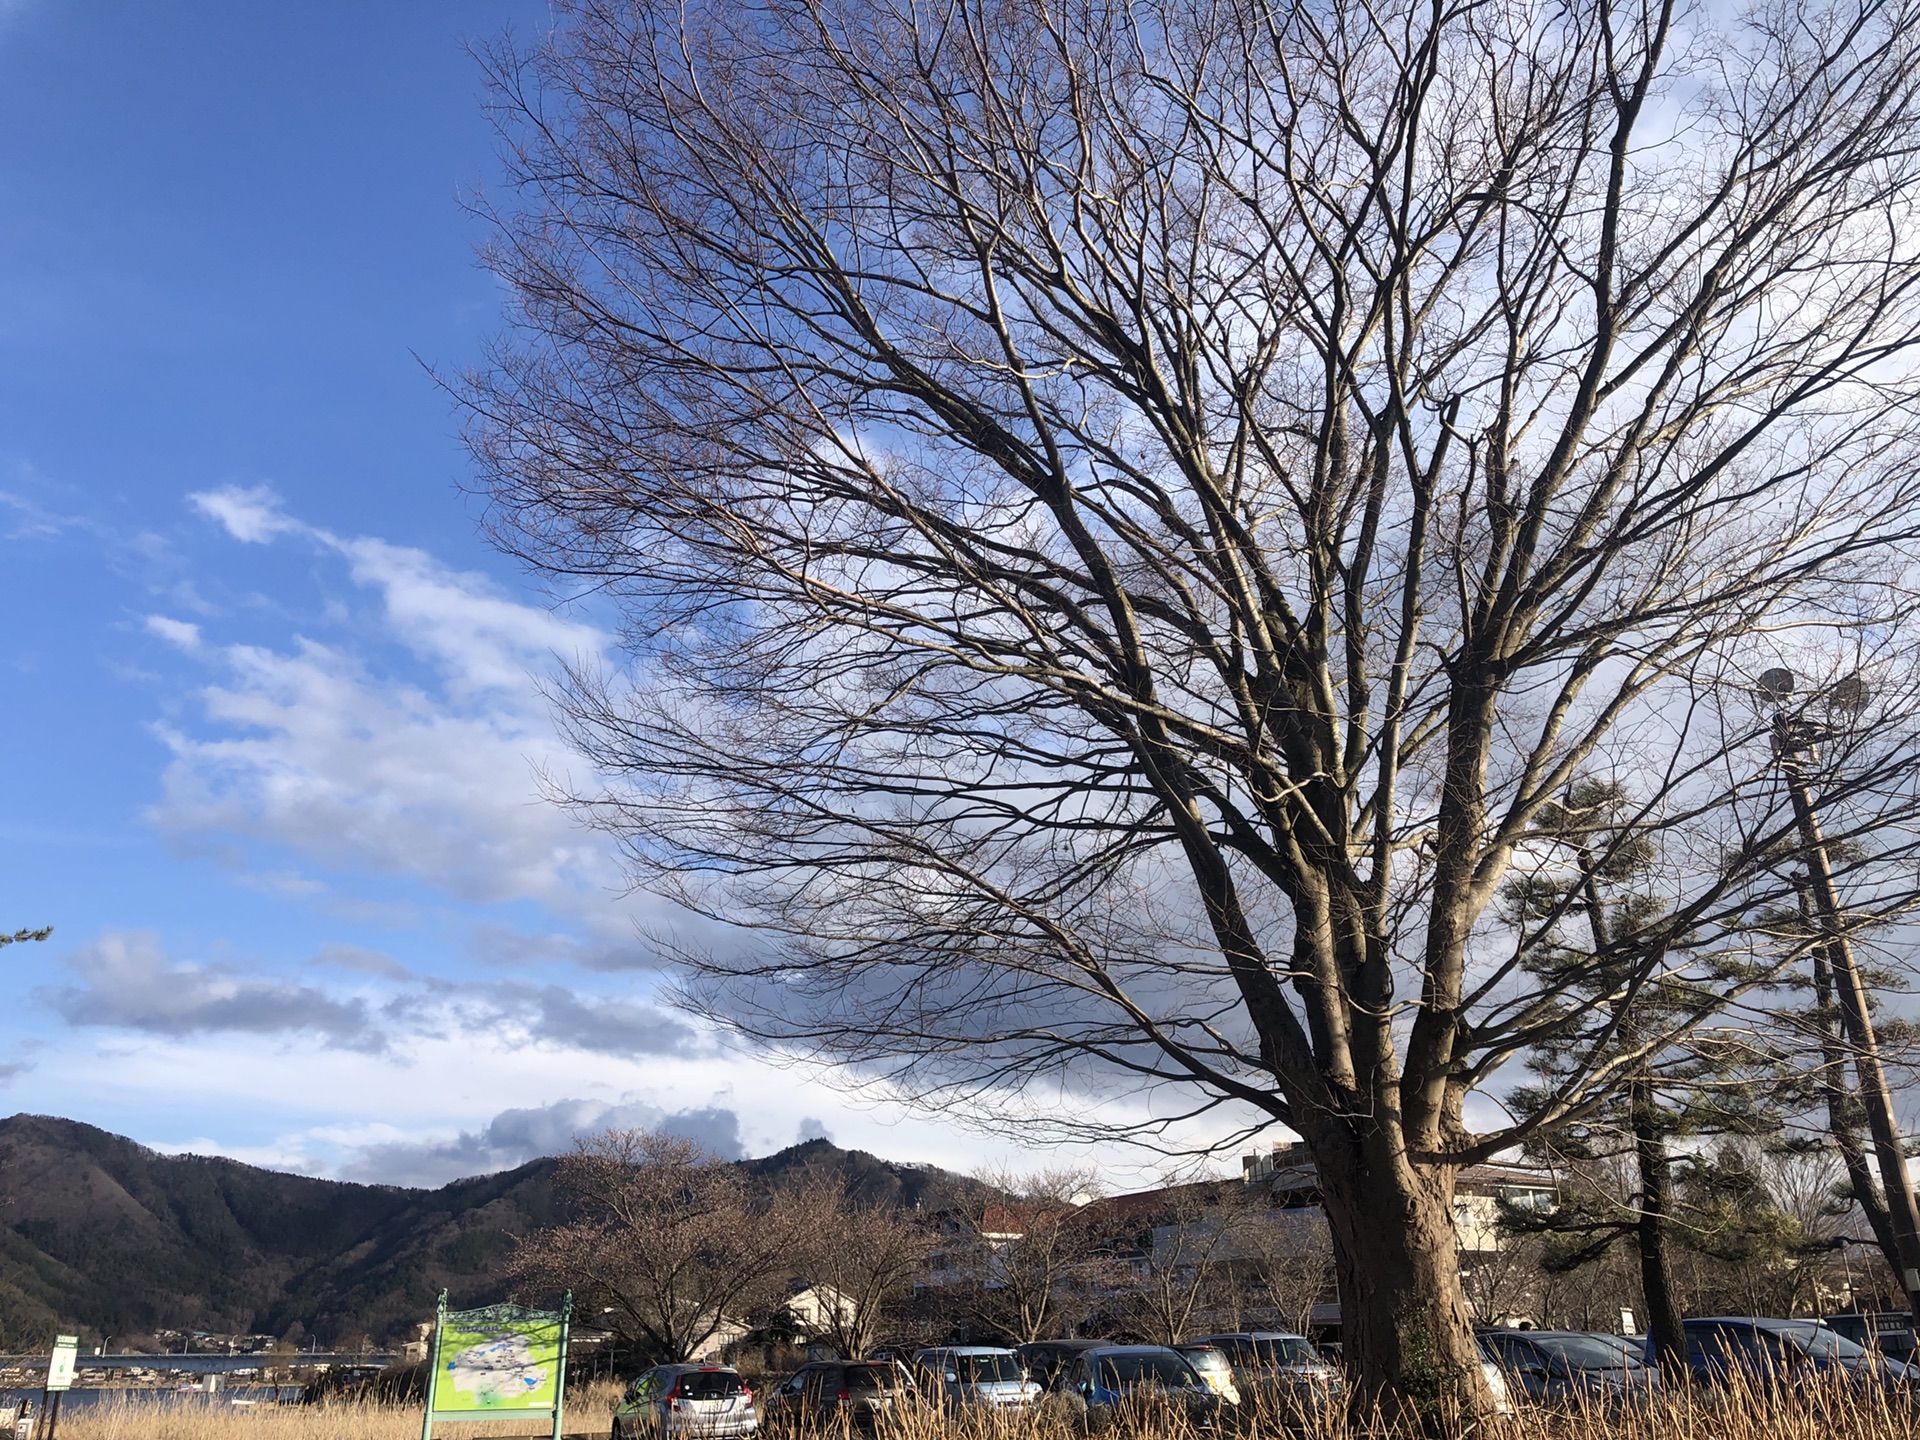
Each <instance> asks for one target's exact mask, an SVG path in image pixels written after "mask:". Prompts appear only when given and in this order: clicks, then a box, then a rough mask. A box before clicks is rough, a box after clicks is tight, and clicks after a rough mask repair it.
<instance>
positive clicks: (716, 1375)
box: [674, 1370, 746, 1400]
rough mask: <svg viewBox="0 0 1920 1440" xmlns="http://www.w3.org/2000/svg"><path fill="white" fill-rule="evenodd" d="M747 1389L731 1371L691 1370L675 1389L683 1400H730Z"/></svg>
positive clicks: (684, 1375)
mask: <svg viewBox="0 0 1920 1440" xmlns="http://www.w3.org/2000/svg"><path fill="white" fill-rule="evenodd" d="M745 1388H746V1387H745V1386H744V1385H742V1384H741V1383H740V1377H739V1376H738V1375H736V1374H734V1373H733V1371H731V1370H689V1371H687V1372H686V1373H685V1374H683V1375H682V1376H681V1377H680V1383H679V1384H678V1385H676V1386H675V1387H674V1389H675V1390H676V1391H677V1392H678V1393H679V1395H680V1398H681V1399H683V1400H729V1399H731V1398H733V1397H734V1396H735V1395H738V1394H739V1393H740V1392H741V1391H742V1390H744V1389H745Z"/></svg>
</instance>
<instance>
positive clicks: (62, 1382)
mask: <svg viewBox="0 0 1920 1440" xmlns="http://www.w3.org/2000/svg"><path fill="white" fill-rule="evenodd" d="M79 1353H80V1337H79V1336H77V1335H56V1336H54V1337H53V1355H52V1357H51V1358H50V1359H49V1360H48V1361H47V1389H49V1390H71V1389H72V1388H73V1365H74V1357H75V1356H76V1355H78V1354H79Z"/></svg>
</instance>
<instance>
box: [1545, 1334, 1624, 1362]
mask: <svg viewBox="0 0 1920 1440" xmlns="http://www.w3.org/2000/svg"><path fill="white" fill-rule="evenodd" d="M1527 1339H1528V1340H1530V1341H1532V1342H1533V1343H1534V1344H1535V1345H1537V1346H1539V1347H1540V1348H1541V1349H1542V1350H1544V1351H1546V1352H1547V1353H1548V1354H1549V1355H1551V1356H1553V1357H1554V1358H1555V1359H1558V1360H1562V1361H1565V1362H1566V1364H1567V1366H1568V1368H1569V1369H1573V1370H1640V1369H1643V1368H1645V1366H1646V1361H1645V1360H1644V1359H1643V1358H1642V1357H1641V1355H1640V1352H1639V1349H1638V1347H1637V1346H1635V1345H1634V1344H1633V1342H1632V1341H1630V1340H1624V1339H1622V1338H1621V1337H1620V1336H1618V1335H1529V1336H1528V1337H1527Z"/></svg>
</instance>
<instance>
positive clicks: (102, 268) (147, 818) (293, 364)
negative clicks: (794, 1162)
mask: <svg viewBox="0 0 1920 1440" xmlns="http://www.w3.org/2000/svg"><path fill="white" fill-rule="evenodd" d="M545 23H546V16H545V7H544V6H543V5H540V4H534V3H526V4H518V3H509V0H462V3H457V4H456V3H451V0H439V3H434V0H407V3H404V4H393V3H352V0H329V3H318V0H274V3H270V4H263V3H259V0H250V3H229V4H215V3H205V0H191V3H189V0H181V3H170V4H152V3H137V0H0V617H3V618H0V673H3V674H4V676H5V682H4V696H5V703H4V705H0V765H4V789H0V924H3V925H4V926H5V927H6V928H8V929H11V928H13V927H14V926H20V925H40V924H53V925H54V926H56V927H57V930H56V934H55V937H54V939H53V940H52V941H51V942H49V943H48V944H45V945H35V946H25V945H22V946H12V947H8V948H7V949H5V950H4V951H0V962H4V964H5V965H6V966H7V974H8V979H9V981H10V989H9V991H8V992H7V993H9V994H10V995H11V996H12V997H13V1003H12V1004H11V1005H10V1006H8V1007H7V1008H6V1011H5V1014H4V1017H0V1075H4V1076H5V1082H4V1090H0V1111H6V1110H31V1111H40V1112H47V1113H54V1114H61V1115H69V1116H73V1117H75V1118H79V1119H83V1120H87V1121H89V1122H92V1123H94V1124H98V1125H101V1126H104V1127H106V1128H108V1129H111V1130H115V1131H118V1132H120V1133H124V1134H129V1135H132V1136H134V1137H135V1138H137V1139H140V1140H142V1141H144V1142H147V1143H149V1144H153V1145H156V1146H159V1147H162V1148H189V1147H190V1148H193V1149H196V1150H200V1151H219V1152H223V1153H228V1154H233V1155H237V1156H239V1157H241V1158H245V1159H251V1160H256V1161H260V1162H262V1163H270V1164H275V1165H282V1166H293V1167H299V1168H306V1169H313V1170H320V1171H324V1172H327V1173H334V1174H344V1175H351V1176H356V1177H361V1178H376V1179H388V1180H397V1181H406V1182H414V1183H427V1182H432V1181H438V1180H442V1179H445V1178H449V1177H451V1176H452V1175H455V1174H460V1173H471V1172H473V1171H477V1170H483V1169H489V1168H497V1167H498V1166H501V1165H506V1164H513V1163H517V1162H518V1161H520V1160H522V1159H524V1158H527V1157H528V1156H530V1155H532V1154H535V1153H539V1152H541V1151H543V1150H548V1149H551V1148H553V1147H554V1146H556V1145H559V1144H561V1143H564V1141H565V1138H566V1136H567V1135H568V1134H569V1133H571V1132H573V1131H576V1130H578V1129H580V1128H582V1127H584V1126H591V1125H594V1124H599V1123H606V1122H608V1121H625V1122H631V1123H648V1124H665V1125H668V1126H672V1127H677V1128H680V1129H683V1130H685V1131H687V1132H689V1133H695V1134H699V1135H701V1136H703V1137H704V1138H707V1139H708V1140H709V1141H710V1142H711V1143H713V1144H715V1145H716V1146H717V1147H719V1148H722V1149H744V1150H745V1151H747V1152H749V1153H761V1152H764V1151H767V1150H771V1149H774V1148H777V1147H778V1146H780V1145H784V1144H788V1143H790V1142H792V1141H793V1140H794V1139H796V1138H799V1137H801V1136H804V1135H809V1134H815V1133H822V1132H823V1131H824V1132H826V1133H830V1134H832V1135H833V1137H834V1138H835V1139H836V1140H838V1141H840V1142H841V1143H843V1144H856V1145H860V1146H862V1147H864V1148H869V1149H873V1150H877V1151H880V1152H882V1153H886V1154H889V1155H892V1156H895V1157H897V1158H902V1159H926V1160H935V1161H941V1162H944V1163H948V1164H954V1165H960V1166H966V1165H968V1164H970V1163H972V1162H974V1161H975V1160H977V1159H982V1158H988V1157H986V1156H985V1155H984V1154H983V1152H982V1151H981V1150H980V1149H979V1147H978V1145H977V1142H975V1141H973V1140H971V1139H969V1138H967V1137H963V1136H960V1135H956V1134H952V1133H949V1132H947V1131H945V1130H944V1129H943V1128H942V1127H940V1126H938V1125H937V1124H933V1123H930V1122H926V1121H921V1120H915V1119H913V1118H911V1117H906V1116H903V1115H901V1114H899V1113H898V1112H897V1111H896V1110H895V1109H893V1108H892V1107H890V1106H889V1105H887V1104H886V1103H885V1101H884V1097H879V1098H878V1099H875V1098H874V1097H867V1098H866V1099H857V1098H852V1097H849V1096H848V1095H847V1094H845V1093H844V1092H842V1091H840V1090H837V1089H835V1088H832V1087H829V1086H826V1085H823V1084H821V1083H818V1081H817V1080H815V1079H813V1078H810V1077H807V1076H805V1075H801V1074H797V1073H795V1072H793V1071H791V1070H785V1069H779V1068H776V1067H774V1066H772V1065H771V1064H769V1063H767V1062H765V1061H764V1060H761V1059H757V1058H755V1057H752V1056H749V1055H744V1054H741V1053H739V1052H738V1051H736V1050H732V1049H728V1048H726V1047H723V1046H720V1045H718V1044H716V1042H715V1041H714V1040H713V1038H712V1037H710V1036H706V1035H703V1034H701V1033H699V1032H697V1031H695V1030H692V1029H690V1028H689V1027H688V1026H686V1025H685V1024H684V1023H683V1022H682V1021H681V1020H680V1019H679V1018H677V1017H676V1016H675V1015H673V1014H672V1013H671V1011H670V1010H668V1009H665V1008H662V1007H661V1006H660V1005H658V1004H656V1003H655V1001H654V991H655V989H656V986H657V984H658V979H659V977H658V976H657V975H656V974H655V973H654V972H653V971H652V970H651V969H650V968H649V967H648V964H647V956H646V953H645V949H644V947H643V946H642V945H641V944H640V943H639V942H638V941H637V940H636V939H635V936H634V928H633V927H634V921H635V920H636V919H637V918H640V917H641V916H642V915H643V914H644V912H645V911H646V904H645V902H643V901H637V900H632V899H621V898H620V897H619V896H618V894H617V891H618V888H619V876H618V870H617V867H616V866H615V864H614V863H613V860H612V857H611V856H610V854H609V853H608V851H607V850H606V848H605V847H604V845H602V844H601V843H600V842H599V841H598V840H596V839H595V838H594V837H591V836H589V835H587V834H585V833H583V832H581V831H579V830H578V829H577V828H575V827H574V826H573V825H572V824H571V823H570V821H569V820H568V819H567V817H566V816H565V815H564V814H562V813H561V812H559V811H558V810H556V809H555V808H553V807H552V806H550V805H547V804H545V803H544V802H543V801H542V800H541V798H540V794H539V784H538V775H539V773H540V771H541V770H542V769H543V768H544V769H546V770H548V771H552V772H558V773H564V772H565V771H566V769H567V767H568V766H569V764H570V763H571V762H570V760H569V757H568V756H567V755H566V753H565V751H564V749H563V748H562V747H561V746H560V744H559V742H558V741H557V739H556V738H555V736H554V733H553V728H552V725H551V723H550V720H549V718H548V715H547V712H546V709H545V707H544V705H543V703H542V701H541V699H540V697H539V694H538V691H537V688H536V684H535V678H534V677H536V676H537V675H538V674H539V673H540V672H541V671H542V670H543V669H544V668H546V667H547V666H549V665H550V664H551V663H552V657H553V656H554V655H556V654H559V655H577V654H590V653H593V652H594V651H595V650H596V649H597V648H598V647H599V646H600V645H601V644H602V643H603V641H602V637H601V635H600V633H599V632H598V631H597V630H596V629H595V628H594V626H593V624H592V617H591V616H583V615H579V614H561V613H555V612H553V611H551V610H550V609H548V608H547V607H546V606H545V605H544V604H543V602H542V600H541V598H540V597H539V596H538V595H537V594H536V593H535V592H534V591H533V590H532V589H531V588H530V587H529V586H528V585H527V583H526V582H525V581H524V580H523V578H522V577H521V576H520V575H519V574H518V573H517V571H516V570H515V569H514V567H512V566H511V565H510V564H508V563H507V562H505V561H504V560H502V559H501V558H500V557H498V556H497V555H495V554H494V553H492V552H491V551H490V550H489V549H488V548H487V546H486V545H485V543H484V541H483V539H482V538H481V536H480V535H479V533H478V530H477V525H476V514H477V512H476V507H475V505H474V503H473V501H472V500H471V499H470V498H469V497H468V496H466V495H465V494H464V493H463V492H462V490H461V488H460V486H461V481H462V478H463V476H464V475H465V474H466V460H465V456H464V453H463V452H462V450H461V448H460V445H459V443H458V438H457V433H456V422H455V419H454V417H453V414H452V412H451V408H450V406H449V404H448V402H447V400H446V398H445V396H444V395H443V394H442V393H441V392H440V391H439V390H438V389H437V388H436V386H435V384H434V382H433V380H432V378H431V376H430V374H429V373H428V368H427V367H429V366H431V367H434V368H437V369H440V370H442V371H448V372H457V371H458V370H459V369H461V368H462V367H463V366H465V365H468V364H470V363H472V362H473V361H474V360H475V359H476V357H477V355H478V353H479V347H480V345H481V343H482V342H483V340H484V338H485V337H486V335H487V334H488V333H489V331H490V330H491V328H492V327H493V326H494V324H495V323H496V317H497V314H498V294H497V291H496V288H495V285H494V282H492V281H491V280H490V279H489V278H488V277H487V276H485V275H484V274H483V273H482V272H481V271H480V270H478V269H477V268H476V266H475V264H474V261H473V252H474V248H475V246H476V244H477V243H478V242H479V240H480V239H481V238H482V237H481V234H480V231H479V228H478V227H477V225H476V224H475V222H473V221H472V220H471V219H470V218H469V217H468V215H467V214H466V213H465V212H464V211H463V210H462V208H461V206H460V203H459V197H460V195H461V194H463V193H471V192H473V191H474V190H476V189H479V188H484V187H485V186H486V184H487V183H488V182H489V180H490V179H491V178H492V176H493V175H494V174H495V165H494V160H493V141H492V137H491V135H490V134H489V132H488V130H487V127H486V124H485V120H484V116H483V113H482V110H481V105H480V81H479V74H478V70H477V67H476V66H475V64H474V62H473V61H472V60H471V58H470V57H469V56H468V54H467V53H466V51H465V48H464V47H465V45H466V44H467V43H468V42H469V41H473V40H477V39H488V38H492V37H495V36H497V35H499V34H500V33H501V32H502V31H503V29H505V28H506V27H508V26H512V27H514V28H515V29H516V30H518V31H519V32H520V33H522V34H523V35H529V34H533V33H537V31H538V30H539V29H540V28H541V27H542V26H543V25H544V24H545Z"/></svg>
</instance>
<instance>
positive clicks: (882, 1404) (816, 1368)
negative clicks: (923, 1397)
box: [766, 1360, 916, 1429]
mask: <svg viewBox="0 0 1920 1440" xmlns="http://www.w3.org/2000/svg"><path fill="white" fill-rule="evenodd" d="M915 1394H916V1389H915V1386H914V1382H913V1376H912V1375H911V1374H909V1373H908V1371H907V1367H906V1366H904V1365H902V1364H901V1363H900V1362H899V1361H898V1360H814V1361H811V1362H809V1363H808V1364H805V1365H802V1366H801V1367H800V1368H799V1369H798V1370H796V1371H794V1372H793V1374H791V1375H789V1376H787V1378H786V1379H784V1380H782V1381H781V1382H780V1383H779V1384H778V1385H776V1386H774V1387H773V1390H772V1392H771V1393H769V1394H768V1396H767V1402H766V1418H767V1421H768V1423H769V1424H771V1423H773V1422H775V1421H783V1422H788V1423H793V1422H811V1423H814V1424H819V1423H820V1422H822V1421H831V1420H834V1419H837V1418H839V1417H841V1416H844V1417H845V1418H846V1419H847V1421H848V1422H849V1423H850V1424H852V1425H854V1426H857V1427H859V1428H862V1429H873V1428H875V1427H876V1426H877V1425H878V1424H879V1423H880V1421H882V1420H884V1419H886V1418H887V1417H888V1416H889V1415H891V1414H892V1413H893V1412H894V1411H895V1410H896V1409H898V1408H900V1407H902V1406H905V1405H907V1404H909V1403H911V1402H912V1400H913V1399H914V1396H915Z"/></svg>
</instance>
